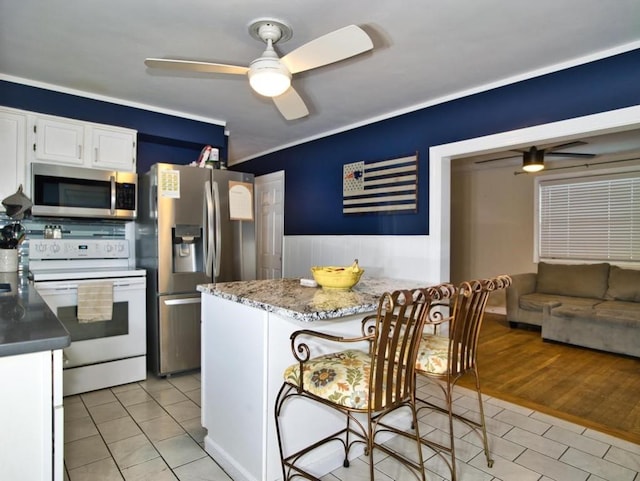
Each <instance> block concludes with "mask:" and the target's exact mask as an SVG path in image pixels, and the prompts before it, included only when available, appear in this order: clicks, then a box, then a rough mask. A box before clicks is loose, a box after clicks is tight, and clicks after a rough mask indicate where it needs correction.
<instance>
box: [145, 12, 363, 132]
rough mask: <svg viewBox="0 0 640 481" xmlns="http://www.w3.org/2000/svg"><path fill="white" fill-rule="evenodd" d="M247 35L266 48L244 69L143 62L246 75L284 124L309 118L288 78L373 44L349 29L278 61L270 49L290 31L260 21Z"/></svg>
mask: <svg viewBox="0 0 640 481" xmlns="http://www.w3.org/2000/svg"><path fill="white" fill-rule="evenodd" d="M249 33H250V34H251V36H252V37H253V38H255V39H256V40H260V41H262V42H265V43H266V44H267V48H266V50H265V51H264V53H263V54H262V55H261V56H260V57H258V58H257V59H255V60H254V61H252V62H251V63H250V64H249V65H248V66H247V67H244V66H239V65H226V64H220V63H212V62H200V61H195V60H178V59H163V58H147V59H146V60H145V61H144V63H145V65H146V66H147V67H150V68H163V69H175V70H187V71H192V72H205V73H221V74H231V75H248V77H249V83H250V84H251V87H252V88H253V89H254V90H255V91H256V92H257V93H259V94H260V95H264V96H266V97H272V98H273V101H274V103H275V105H276V107H277V108H278V110H279V111H280V113H281V114H282V116H283V117H284V118H285V119H287V120H295V119H299V118H302V117H305V116H307V115H309V110H308V109H307V106H306V105H305V103H304V101H303V100H302V98H301V97H300V95H299V94H298V93H297V92H296V90H295V89H294V88H293V87H292V86H291V76H292V75H293V74H296V73H300V72H305V71H307V70H311V69H314V68H318V67H322V66H324V65H328V64H331V63H335V62H339V61H341V60H344V59H347V58H349V57H353V56H355V55H359V54H361V53H364V52H366V51H368V50H371V49H372V48H373V42H372V41H371V38H370V37H369V35H367V34H366V32H365V31H364V30H362V29H361V28H360V27H358V26H356V25H349V26H346V27H343V28H341V29H338V30H335V31H333V32H330V33H328V34H326V35H323V36H321V37H318V38H316V39H315V40H312V41H310V42H308V43H306V44H304V45H302V46H300V47H298V48H297V49H295V50H294V51H292V52H290V53H288V54H287V55H285V56H284V57H282V58H279V57H278V54H277V53H276V52H275V50H274V48H273V46H274V45H275V44H276V43H277V42H284V41H286V40H289V39H290V38H291V36H292V34H293V32H292V30H291V27H290V26H289V25H288V24H286V23H285V22H283V21H282V20H274V19H270V18H261V19H258V20H254V21H253V22H251V24H250V25H249Z"/></svg>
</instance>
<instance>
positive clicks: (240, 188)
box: [136, 163, 256, 376]
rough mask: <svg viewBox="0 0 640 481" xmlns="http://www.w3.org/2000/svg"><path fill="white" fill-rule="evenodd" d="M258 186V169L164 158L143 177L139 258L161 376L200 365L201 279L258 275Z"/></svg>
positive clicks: (153, 361) (152, 353) (154, 366)
mask: <svg viewBox="0 0 640 481" xmlns="http://www.w3.org/2000/svg"><path fill="white" fill-rule="evenodd" d="M253 187H254V177H253V174H246V173H240V172H232V171H228V170H216V169H206V168H204V169H203V168H198V167H191V166H184V165H172V164H163V163H158V164H154V165H152V166H151V168H150V170H149V172H147V173H146V174H144V175H142V176H141V177H140V180H139V205H138V218H137V220H136V259H137V260H136V263H137V265H138V267H141V268H144V269H146V270H147V359H148V363H149V369H150V370H151V371H152V372H154V373H155V374H156V375H160V376H164V375H168V374H171V373H175V372H180V371H186V370H190V369H196V368H199V367H200V293H199V292H198V291H197V290H196V286H197V285H198V284H207V283H212V282H225V281H239V280H253V279H255V278H256V233H255V216H254V211H255V208H254V199H253Z"/></svg>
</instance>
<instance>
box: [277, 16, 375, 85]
mask: <svg viewBox="0 0 640 481" xmlns="http://www.w3.org/2000/svg"><path fill="white" fill-rule="evenodd" d="M372 48H373V42H372V41H371V38H369V35H367V34H366V32H365V31H364V30H362V29H361V28H360V27H358V26H356V25H349V26H347V27H344V28H341V29H338V30H335V31H333V32H331V33H328V34H326V35H323V36H322V37H318V38H316V39H315V40H312V41H310V42H308V43H306V44H304V45H302V46H300V47H298V48H297V49H295V50H294V51H293V52H291V53H288V54H287V55H285V56H284V57H282V58H281V59H280V60H281V61H282V63H284V65H286V67H287V68H288V69H289V71H290V72H291V73H292V74H295V73H298V72H304V71H306V70H311V69H314V68H317V67H322V66H323V65H328V64H330V63H334V62H339V61H340V60H344V59H346V58H349V57H353V56H354V55H358V54H361V53H363V52H366V51H367V50H371V49H372Z"/></svg>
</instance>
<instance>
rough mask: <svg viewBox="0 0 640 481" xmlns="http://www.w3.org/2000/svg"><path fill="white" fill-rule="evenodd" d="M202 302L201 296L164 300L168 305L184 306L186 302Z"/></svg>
mask: <svg viewBox="0 0 640 481" xmlns="http://www.w3.org/2000/svg"><path fill="white" fill-rule="evenodd" d="M200 302H202V301H201V300H200V298H199V297H189V298H187V299H168V300H166V301H164V303H165V304H166V305H167V306H182V305H185V304H200Z"/></svg>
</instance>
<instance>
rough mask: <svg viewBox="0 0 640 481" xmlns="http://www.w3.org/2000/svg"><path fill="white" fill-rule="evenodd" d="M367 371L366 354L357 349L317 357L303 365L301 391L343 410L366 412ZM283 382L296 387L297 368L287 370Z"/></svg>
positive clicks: (368, 369) (367, 356)
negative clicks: (342, 407) (362, 410)
mask: <svg viewBox="0 0 640 481" xmlns="http://www.w3.org/2000/svg"><path fill="white" fill-rule="evenodd" d="M370 370H371V356H370V354H369V353H368V352H364V351H360V350H357V349H349V350H346V351H341V352H334V353H331V354H325V355H323V356H318V357H316V358H312V359H309V360H308V361H307V362H305V363H304V372H303V379H302V381H303V386H304V390H305V391H307V392H309V393H311V394H313V395H315V396H318V397H320V398H322V399H327V400H329V401H331V402H333V403H336V404H339V405H341V406H344V407H348V408H355V409H367V407H368V404H369V397H368V393H369V372H370ZM284 380H285V381H286V382H288V383H290V384H293V385H295V386H299V385H300V365H299V364H297V363H296V364H293V365H291V366H289V367H288V368H287V369H286V370H285V372H284Z"/></svg>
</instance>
